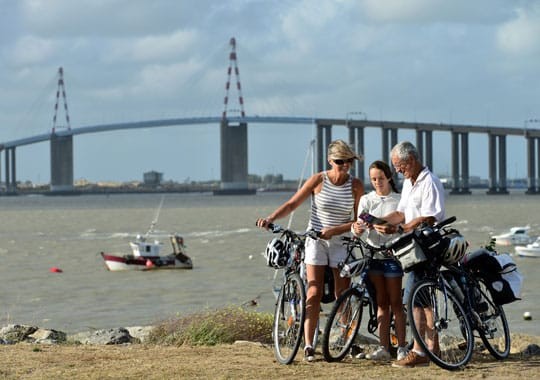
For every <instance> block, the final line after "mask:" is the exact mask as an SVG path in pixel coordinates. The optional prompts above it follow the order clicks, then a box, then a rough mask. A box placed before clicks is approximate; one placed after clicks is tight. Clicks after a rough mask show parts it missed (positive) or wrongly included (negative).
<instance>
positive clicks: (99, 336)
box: [70, 327, 140, 345]
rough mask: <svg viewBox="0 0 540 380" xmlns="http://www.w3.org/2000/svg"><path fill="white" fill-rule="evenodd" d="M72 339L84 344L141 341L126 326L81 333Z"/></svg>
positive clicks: (71, 338)
mask: <svg viewBox="0 0 540 380" xmlns="http://www.w3.org/2000/svg"><path fill="white" fill-rule="evenodd" d="M70 340H74V341H76V342H80V343H82V344H105V345H111V344H124V343H140V339H137V338H134V337H132V336H131V335H130V333H129V331H128V330H127V329H126V328H124V327H118V328H114V329H107V330H96V331H93V332H87V333H79V334H76V335H73V336H71V337H70Z"/></svg>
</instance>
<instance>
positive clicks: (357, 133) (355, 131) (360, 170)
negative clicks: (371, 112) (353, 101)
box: [348, 126, 365, 182]
mask: <svg viewBox="0 0 540 380" xmlns="http://www.w3.org/2000/svg"><path fill="white" fill-rule="evenodd" d="M348 128H349V145H351V146H352V148H353V149H354V151H355V152H356V154H358V155H362V156H363V155H364V127H353V126H348ZM364 168H365V162H364V161H362V162H360V161H358V160H355V161H354V166H353V167H352V170H351V173H352V175H353V176H356V177H357V178H360V179H361V180H362V181H363V182H365V170H364Z"/></svg>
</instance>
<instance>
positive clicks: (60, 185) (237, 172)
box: [0, 115, 540, 194]
mask: <svg viewBox="0 0 540 380" xmlns="http://www.w3.org/2000/svg"><path fill="white" fill-rule="evenodd" d="M264 123H266V124H299V125H306V126H309V127H311V126H313V125H315V126H316V138H315V142H316V143H315V146H316V167H317V170H324V168H326V165H327V157H326V146H327V145H328V144H329V143H330V141H332V128H333V127H334V126H341V127H345V128H347V129H348V136H349V143H350V144H351V145H352V146H353V147H354V149H355V150H356V151H357V152H364V151H365V149H364V148H365V140H364V133H365V129H366V128H378V129H380V132H381V139H380V143H381V151H382V157H388V155H389V152H390V150H391V148H392V146H393V145H395V144H396V143H397V142H398V139H397V136H398V131H399V130H402V129H409V130H414V131H415V133H416V146H417V148H418V150H419V151H420V154H421V156H422V157H423V159H424V163H425V164H426V165H427V166H429V167H433V151H434V149H436V147H434V146H433V132H437V131H439V132H446V133H449V134H450V136H451V152H452V158H451V161H452V162H451V167H452V173H451V176H452V180H453V181H452V183H453V187H452V192H453V193H457V194H462V193H469V142H468V141H469V135H470V134H471V133H479V134H485V135H487V136H488V141H489V143H488V157H486V161H487V162H488V170H489V173H488V176H487V177H488V179H489V190H488V193H490V194H503V193H506V192H507V185H506V181H507V174H506V173H507V164H506V160H507V158H506V138H507V137H508V136H523V139H524V144H525V147H524V149H523V151H524V152H525V155H524V157H523V159H524V160H526V162H527V169H528V187H527V193H530V194H538V193H540V130H538V129H526V130H524V129H523V128H517V127H496V126H492V127H488V126H475V125H464V124H441V123H419V122H414V123H411V122H396V121H385V120H367V119H365V120H363V119H361V120H358V119H355V120H351V119H346V118H325V119H320V118H312V117H291V116H244V117H240V116H239V117H227V118H225V119H224V118H223V115H222V116H215V117H186V118H172V119H160V120H147V121H137V122H126V123H114V124H100V125H90V126H82V127H78V128H72V129H71V128H69V129H54V130H52V131H51V132H50V133H44V134H39V135H35V136H29V137H26V138H21V139H17V140H12V141H6V142H3V143H0V152H1V151H4V153H5V155H4V162H5V170H4V173H5V183H6V192H8V193H16V191H17V186H16V184H17V180H16V154H15V152H16V149H17V148H18V147H21V146H24V145H30V144H35V143H40V142H44V141H50V145H51V149H50V152H51V155H50V160H51V184H50V185H51V192H53V193H54V192H58V193H65V192H70V191H73V190H74V187H73V178H74V173H73V150H74V144H73V139H74V136H80V135H85V134H91V133H100V132H109V131H115V130H132V129H141V128H144V129H149V128H162V127H178V126H184V125H196V124H214V125H216V126H217V125H219V127H220V139H221V189H222V192H223V193H242V192H247V191H248V186H247V177H248V172H247V167H248V158H247V144H248V141H247V128H248V125H250V124H264ZM276 153H279V152H276ZM0 161H1V158H0ZM365 165H366V163H359V162H357V163H356V164H355V167H354V168H353V171H354V173H355V175H357V176H359V177H360V178H365V175H364V174H365V168H364V166H365ZM0 167H1V166H0ZM1 177H2V176H1V173H0V182H1Z"/></svg>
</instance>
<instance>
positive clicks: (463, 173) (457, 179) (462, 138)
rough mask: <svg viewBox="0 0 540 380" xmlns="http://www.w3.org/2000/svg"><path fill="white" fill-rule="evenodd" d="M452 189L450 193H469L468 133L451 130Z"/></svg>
mask: <svg viewBox="0 0 540 380" xmlns="http://www.w3.org/2000/svg"><path fill="white" fill-rule="evenodd" d="M451 133H452V190H451V191H450V194H470V193H471V191H470V190H469V134H468V133H467V132H454V131H452V132H451Z"/></svg>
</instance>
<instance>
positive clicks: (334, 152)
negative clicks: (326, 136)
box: [328, 140, 363, 161]
mask: <svg viewBox="0 0 540 380" xmlns="http://www.w3.org/2000/svg"><path fill="white" fill-rule="evenodd" d="M349 158H356V159H357V160H359V161H362V159H363V157H362V155H361V154H356V153H355V152H354V151H353V150H352V149H351V147H350V146H349V144H347V143H346V142H345V141H343V140H334V141H332V142H331V143H330V144H329V145H328V159H330V160H339V159H345V160H347V159H349Z"/></svg>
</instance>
